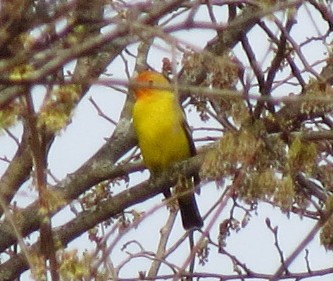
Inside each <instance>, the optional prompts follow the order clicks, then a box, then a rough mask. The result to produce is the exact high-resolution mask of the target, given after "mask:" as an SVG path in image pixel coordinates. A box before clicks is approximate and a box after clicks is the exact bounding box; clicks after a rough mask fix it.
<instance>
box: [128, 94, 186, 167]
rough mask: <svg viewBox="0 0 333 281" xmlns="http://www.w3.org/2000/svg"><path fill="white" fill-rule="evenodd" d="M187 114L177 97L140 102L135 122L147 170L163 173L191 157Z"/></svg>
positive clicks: (155, 98) (136, 109)
mask: <svg viewBox="0 0 333 281" xmlns="http://www.w3.org/2000/svg"><path fill="white" fill-rule="evenodd" d="M183 118H184V117H183V113H182V110H181V108H180V106H179V105H178V103H177V102H176V100H175V97H174V96H173V95H163V96H158V97H155V96H154V97H149V98H147V99H145V100H138V101H137V102H136V103H135V105H134V108H133V123H134V128H135V131H136V134H137V137H138V141H139V147H140V149H141V153H142V156H143V160H144V162H145V164H146V166H147V168H148V169H149V170H150V171H152V172H159V171H162V170H164V169H166V168H168V167H169V166H170V165H171V164H173V163H175V162H177V161H181V160H185V159H187V158H189V157H190V156H191V152H190V145H189V140H188V138H187V135H186V132H185V129H184V119H183Z"/></svg>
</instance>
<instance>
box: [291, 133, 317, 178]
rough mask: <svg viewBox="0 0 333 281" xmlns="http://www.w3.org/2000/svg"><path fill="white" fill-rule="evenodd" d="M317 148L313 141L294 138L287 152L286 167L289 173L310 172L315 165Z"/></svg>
mask: <svg viewBox="0 0 333 281" xmlns="http://www.w3.org/2000/svg"><path fill="white" fill-rule="evenodd" d="M316 157H317V149H316V145H315V144H314V143H310V142H305V141H301V140H300V139H299V138H296V139H295V140H294V141H293V142H292V144H291V146H290V149H289V152H288V167H289V169H290V172H291V173H298V172H301V171H302V172H305V173H309V174H310V173H311V172H312V171H313V169H314V168H315V165H316V161H315V160H316Z"/></svg>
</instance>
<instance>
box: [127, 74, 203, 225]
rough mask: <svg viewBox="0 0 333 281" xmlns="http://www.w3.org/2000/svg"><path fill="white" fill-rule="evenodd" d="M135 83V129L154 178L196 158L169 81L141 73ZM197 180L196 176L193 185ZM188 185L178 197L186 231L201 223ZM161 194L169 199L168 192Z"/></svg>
mask: <svg viewBox="0 0 333 281" xmlns="http://www.w3.org/2000/svg"><path fill="white" fill-rule="evenodd" d="M135 82H136V83H137V85H136V86H135V87H134V93H135V97H136V102H135V104H134V108H133V124H134V129H135V131H136V134H137V137H138V142H139V147H140V149H141V153H142V157H143V160H144V163H145V165H146V166H147V168H148V169H149V170H150V172H151V174H152V175H153V176H156V175H158V174H159V173H161V172H163V171H164V170H166V169H168V168H169V167H170V166H171V165H172V164H174V163H176V162H178V161H182V160H185V159H188V158H190V157H191V156H193V155H195V154H196V151H195V147H194V143H193V140H192V137H191V135H190V132H189V129H188V125H187V123H186V120H185V115H184V112H183V110H182V107H181V106H180V104H179V102H178V99H177V97H176V95H175V94H174V92H173V91H172V90H171V85H170V83H169V81H168V80H167V79H166V78H165V77H164V76H163V75H162V74H161V73H158V72H154V71H143V72H141V73H140V74H139V75H138V76H137V77H136V78H135ZM140 84H141V85H140ZM198 180H199V177H198V175H196V176H195V177H194V183H198ZM188 182H190V179H188V180H187V181H183V183H185V184H184V187H182V188H181V193H182V194H178V197H177V198H178V204H179V208H180V212H181V217H182V222H183V226H184V228H185V229H191V228H200V227H201V226H202V225H203V221H202V218H201V216H200V213H199V210H198V206H197V203H196V201H195V195H194V191H193V184H188ZM191 183H192V182H191ZM184 189H185V192H184ZM186 189H187V190H186ZM177 191H178V192H179V190H176V192H177ZM164 194H165V195H166V196H170V192H166V193H164Z"/></svg>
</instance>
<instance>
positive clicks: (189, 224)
mask: <svg viewBox="0 0 333 281" xmlns="http://www.w3.org/2000/svg"><path fill="white" fill-rule="evenodd" d="M178 204H179V209H180V214H181V217H182V222H183V227H184V228H185V229H186V230H187V229H191V228H200V227H202V226H203V221H202V218H201V215H200V213H199V209H198V205H197V202H196V201H195V195H194V193H189V194H184V195H180V196H179V197H178Z"/></svg>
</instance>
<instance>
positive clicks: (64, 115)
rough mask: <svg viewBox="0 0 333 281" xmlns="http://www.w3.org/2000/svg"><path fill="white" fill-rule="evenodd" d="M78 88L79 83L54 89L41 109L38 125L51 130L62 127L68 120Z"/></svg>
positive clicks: (77, 95) (77, 94) (78, 91)
mask: <svg viewBox="0 0 333 281" xmlns="http://www.w3.org/2000/svg"><path fill="white" fill-rule="evenodd" d="M80 88H81V87H80V86H79V85H75V84H70V85H64V86H61V87H59V88H57V89H54V90H53V91H52V92H51V94H50V96H49V97H48V100H47V101H46V102H45V104H44V105H43V107H42V109H41V112H40V116H39V119H38V126H39V127H42V128H47V129H48V130H49V131H51V132H57V131H59V130H61V129H62V128H64V127H65V126H66V125H67V124H68V122H69V121H70V117H71V113H72V110H73V108H74V106H75V104H76V102H77V100H78V98H79V93H80Z"/></svg>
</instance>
